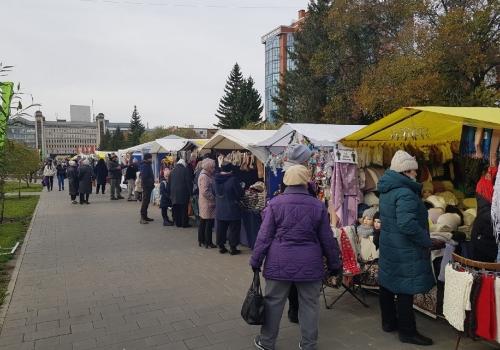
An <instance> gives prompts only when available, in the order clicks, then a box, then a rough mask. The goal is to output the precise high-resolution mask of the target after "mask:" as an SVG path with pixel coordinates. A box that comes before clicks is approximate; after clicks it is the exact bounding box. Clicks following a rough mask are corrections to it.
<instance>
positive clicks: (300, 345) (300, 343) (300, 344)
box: [299, 341, 303, 350]
mask: <svg viewBox="0 0 500 350" xmlns="http://www.w3.org/2000/svg"><path fill="white" fill-rule="evenodd" d="M299 349H300V350H302V349H303V347H302V342H301V341H299Z"/></svg>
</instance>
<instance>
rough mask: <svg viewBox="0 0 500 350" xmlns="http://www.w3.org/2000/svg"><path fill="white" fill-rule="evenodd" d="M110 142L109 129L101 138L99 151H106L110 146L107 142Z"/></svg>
mask: <svg viewBox="0 0 500 350" xmlns="http://www.w3.org/2000/svg"><path fill="white" fill-rule="evenodd" d="M110 142H111V133H110V132H109V129H107V130H106V132H105V133H104V136H103V137H102V138H101V143H100V144H99V151H108V150H110V149H111V148H110V147H109V143H110Z"/></svg>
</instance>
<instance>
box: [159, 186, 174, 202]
mask: <svg viewBox="0 0 500 350" xmlns="http://www.w3.org/2000/svg"><path fill="white" fill-rule="evenodd" d="M167 187H168V185H167V181H165V180H163V181H162V182H160V208H170V207H171V206H172V200H170V193H169V192H168V191H167Z"/></svg>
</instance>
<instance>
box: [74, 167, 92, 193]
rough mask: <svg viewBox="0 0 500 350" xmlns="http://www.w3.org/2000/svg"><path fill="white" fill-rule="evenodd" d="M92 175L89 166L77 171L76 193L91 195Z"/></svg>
mask: <svg viewBox="0 0 500 350" xmlns="http://www.w3.org/2000/svg"><path fill="white" fill-rule="evenodd" d="M93 178H94V174H93V172H92V168H91V167H90V166H89V165H82V166H80V169H79V170H78V180H79V185H78V192H79V193H85V194H87V193H88V194H91V193H92V179H93Z"/></svg>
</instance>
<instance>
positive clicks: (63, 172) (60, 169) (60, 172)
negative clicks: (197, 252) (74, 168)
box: [56, 165, 66, 177]
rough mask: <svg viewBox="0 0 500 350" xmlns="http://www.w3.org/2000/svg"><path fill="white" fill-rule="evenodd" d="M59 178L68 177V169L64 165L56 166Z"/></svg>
mask: <svg viewBox="0 0 500 350" xmlns="http://www.w3.org/2000/svg"><path fill="white" fill-rule="evenodd" d="M56 170H57V176H62V177H66V168H65V167H63V166H62V165H58V166H56Z"/></svg>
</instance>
